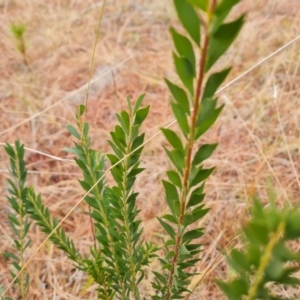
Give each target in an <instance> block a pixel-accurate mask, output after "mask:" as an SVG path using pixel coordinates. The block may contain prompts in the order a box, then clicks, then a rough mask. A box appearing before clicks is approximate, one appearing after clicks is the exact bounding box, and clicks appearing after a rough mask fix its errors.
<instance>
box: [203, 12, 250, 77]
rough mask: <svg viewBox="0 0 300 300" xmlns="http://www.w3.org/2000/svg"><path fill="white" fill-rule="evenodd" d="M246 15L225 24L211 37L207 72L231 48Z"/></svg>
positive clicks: (206, 66)
mask: <svg viewBox="0 0 300 300" xmlns="http://www.w3.org/2000/svg"><path fill="white" fill-rule="evenodd" d="M244 19H245V15H242V16H241V17H239V18H238V19H237V20H235V21H233V22H230V23H227V24H223V25H222V26H220V28H219V29H218V30H217V31H216V32H215V33H214V34H213V36H212V37H211V40H210V43H209V46H208V59H207V61H206V65H205V72H207V71H208V70H209V69H210V68H211V67H212V66H213V65H214V63H215V62H216V61H217V60H218V59H219V58H220V56H221V55H222V54H223V53H224V52H225V51H226V50H227V49H228V48H229V46H230V45H231V44H232V42H233V41H234V40H235V38H236V37H237V35H238V33H239V31H240V30H241V28H242V26H243V24H244Z"/></svg>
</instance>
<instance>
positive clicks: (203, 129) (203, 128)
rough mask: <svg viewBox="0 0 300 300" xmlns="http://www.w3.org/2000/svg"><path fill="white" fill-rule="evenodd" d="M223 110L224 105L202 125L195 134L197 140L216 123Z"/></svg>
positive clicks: (214, 111)
mask: <svg viewBox="0 0 300 300" xmlns="http://www.w3.org/2000/svg"><path fill="white" fill-rule="evenodd" d="M223 108H224V105H221V106H220V107H219V108H217V109H214V110H213V112H212V113H211V114H210V116H209V117H208V118H206V119H204V120H203V121H202V122H201V123H200V125H199V126H198V128H197V131H196V134H195V140H197V139H198V138H199V137H200V136H202V135H203V134H204V133H205V132H206V131H207V130H208V129H209V128H210V127H211V126H212V125H213V124H214V123H215V121H216V120H217V119H218V117H219V115H220V113H221V111H222V110H223Z"/></svg>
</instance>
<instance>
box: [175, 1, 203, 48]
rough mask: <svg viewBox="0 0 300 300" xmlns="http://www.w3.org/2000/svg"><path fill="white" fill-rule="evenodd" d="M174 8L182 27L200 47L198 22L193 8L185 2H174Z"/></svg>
mask: <svg viewBox="0 0 300 300" xmlns="http://www.w3.org/2000/svg"><path fill="white" fill-rule="evenodd" d="M174 4H175V8H176V11H177V14H178V17H179V20H180V22H181V23H182V25H183V27H184V28H185V29H186V31H187V32H188V33H189V35H190V37H191V38H192V39H193V40H194V42H195V43H196V44H197V46H199V47H200V25H201V24H200V20H199V18H198V15H197V13H196V12H195V10H194V8H193V6H192V5H191V4H189V3H188V2H187V1H186V0H174Z"/></svg>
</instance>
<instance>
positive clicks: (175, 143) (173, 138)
mask: <svg viewBox="0 0 300 300" xmlns="http://www.w3.org/2000/svg"><path fill="white" fill-rule="evenodd" d="M160 130H161V131H162V133H163V134H164V136H165V137H166V139H167V140H168V142H169V143H170V144H171V146H172V147H173V148H174V149H178V150H180V151H181V152H182V155H184V149H183V145H182V142H181V140H180V138H179V137H178V135H177V134H176V133H175V132H174V131H173V130H171V129H167V128H161V129H160Z"/></svg>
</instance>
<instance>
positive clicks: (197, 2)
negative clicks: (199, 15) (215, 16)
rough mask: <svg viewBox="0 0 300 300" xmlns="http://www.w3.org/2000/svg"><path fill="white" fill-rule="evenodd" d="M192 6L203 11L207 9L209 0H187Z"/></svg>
mask: <svg viewBox="0 0 300 300" xmlns="http://www.w3.org/2000/svg"><path fill="white" fill-rule="evenodd" d="M187 1H188V2H189V3H190V4H192V5H193V6H196V7H198V8H200V9H201V10H203V11H207V8H208V2H209V0H187Z"/></svg>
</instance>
